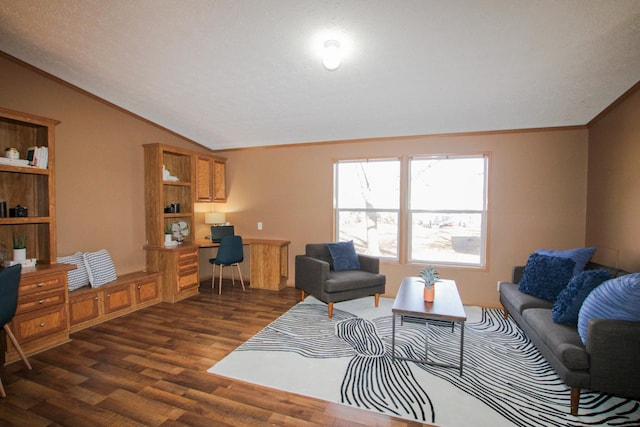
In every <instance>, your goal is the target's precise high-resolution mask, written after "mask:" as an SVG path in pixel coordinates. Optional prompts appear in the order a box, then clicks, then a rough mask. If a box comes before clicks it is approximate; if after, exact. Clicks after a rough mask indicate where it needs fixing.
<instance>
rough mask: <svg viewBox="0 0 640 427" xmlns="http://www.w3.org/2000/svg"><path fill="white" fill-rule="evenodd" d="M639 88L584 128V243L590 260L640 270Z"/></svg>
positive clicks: (625, 268)
mask: <svg viewBox="0 0 640 427" xmlns="http://www.w3.org/2000/svg"><path fill="white" fill-rule="evenodd" d="M638 89H640V85H639V86H637V88H636V90H635V92H632V93H631V94H630V95H629V97H628V98H626V99H625V100H624V102H622V103H621V104H620V105H618V106H617V107H615V108H614V109H612V110H611V111H609V112H608V113H607V114H605V115H604V116H603V117H602V118H600V119H599V120H597V121H596V122H595V123H594V124H593V125H592V126H591V127H590V129H589V181H588V182H589V192H588V199H587V200H588V205H587V206H588V209H587V213H588V220H587V228H586V242H587V244H589V245H595V246H598V252H596V256H595V258H594V259H595V260H597V261H600V262H604V263H607V264H610V265H617V266H618V267H620V268H622V269H624V270H627V271H640V243H639V242H640V197H639V196H640V193H639V190H638V189H639V188H640V90H638Z"/></svg>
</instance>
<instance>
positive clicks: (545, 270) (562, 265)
mask: <svg viewBox="0 0 640 427" xmlns="http://www.w3.org/2000/svg"><path fill="white" fill-rule="evenodd" d="M574 266H575V261H573V260H572V259H569V258H562V257H553V256H547V255H541V254H539V253H537V252H534V253H532V254H531V255H530V256H529V259H528V260H527V265H525V267H524V273H523V274H522V279H521V280H520V283H519V286H518V289H519V290H520V292H524V293H525V294H529V295H533V296H535V297H538V298H542V299H545V300H547V301H551V302H554V301H555V300H556V298H557V297H558V294H559V293H560V292H561V291H562V290H563V289H564V288H565V286H567V283H569V280H571V276H572V275H573V269H574Z"/></svg>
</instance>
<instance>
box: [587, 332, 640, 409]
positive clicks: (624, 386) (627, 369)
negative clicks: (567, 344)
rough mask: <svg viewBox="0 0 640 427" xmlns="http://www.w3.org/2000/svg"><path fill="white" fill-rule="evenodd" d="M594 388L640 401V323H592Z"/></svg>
mask: <svg viewBox="0 0 640 427" xmlns="http://www.w3.org/2000/svg"><path fill="white" fill-rule="evenodd" d="M587 353H589V358H590V369H589V371H590V373H591V388H593V389H595V390H601V391H605V392H607V393H612V394H617V395H621V396H627V397H633V398H635V399H640V369H638V363H637V360H638V355H639V354H640V322H630V321H626V320H612V319H589V324H588V326H587Z"/></svg>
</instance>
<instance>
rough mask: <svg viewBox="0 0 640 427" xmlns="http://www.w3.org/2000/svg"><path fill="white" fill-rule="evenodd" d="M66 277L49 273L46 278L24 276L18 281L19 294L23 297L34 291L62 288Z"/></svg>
mask: <svg viewBox="0 0 640 427" xmlns="http://www.w3.org/2000/svg"><path fill="white" fill-rule="evenodd" d="M65 283H66V277H64V276H63V275H62V274H57V275H50V276H47V277H46V278H43V277H40V278H31V279H28V278H25V279H22V280H21V281H20V291H19V296H20V297H23V296H26V295H29V294H32V293H34V292H45V291H52V290H54V289H64V287H65Z"/></svg>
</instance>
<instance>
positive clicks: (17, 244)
mask: <svg viewBox="0 0 640 427" xmlns="http://www.w3.org/2000/svg"><path fill="white" fill-rule="evenodd" d="M26 245H27V234H26V233H13V249H24V248H26V247H27V246H26Z"/></svg>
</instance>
